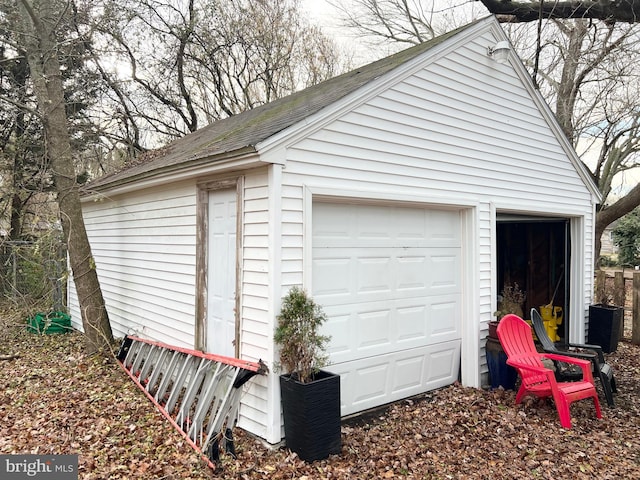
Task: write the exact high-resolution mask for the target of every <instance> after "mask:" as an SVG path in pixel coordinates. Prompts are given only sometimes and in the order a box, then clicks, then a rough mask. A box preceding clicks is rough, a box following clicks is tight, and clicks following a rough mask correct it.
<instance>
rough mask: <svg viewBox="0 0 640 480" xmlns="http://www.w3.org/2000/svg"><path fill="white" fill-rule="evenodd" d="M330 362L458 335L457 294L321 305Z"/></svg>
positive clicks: (323, 330)
mask: <svg viewBox="0 0 640 480" xmlns="http://www.w3.org/2000/svg"><path fill="white" fill-rule="evenodd" d="M324 310H325V313H326V314H327V317H328V321H327V323H326V324H325V325H323V327H322V333H323V334H325V335H329V336H331V342H330V345H329V354H330V356H331V361H332V362H333V363H340V362H347V361H352V360H355V359H358V358H362V357H373V356H375V355H384V354H387V353H390V352H393V351H394V350H398V349H407V348H416V347H419V346H422V345H424V344H427V343H438V342H446V341H450V340H455V339H459V338H460V336H461V333H460V329H461V327H460V321H459V319H460V303H459V301H458V296H457V295H449V296H444V297H438V298H417V299H416V298H411V299H399V300H395V301H380V302H371V303H366V304H356V303H353V304H348V305H339V306H330V307H324Z"/></svg>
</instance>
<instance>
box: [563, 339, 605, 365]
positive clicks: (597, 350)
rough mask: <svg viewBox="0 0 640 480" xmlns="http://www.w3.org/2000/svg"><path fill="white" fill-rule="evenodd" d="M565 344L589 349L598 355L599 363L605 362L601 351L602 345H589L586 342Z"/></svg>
mask: <svg viewBox="0 0 640 480" xmlns="http://www.w3.org/2000/svg"><path fill="white" fill-rule="evenodd" d="M567 346H569V347H571V348H581V349H584V350H591V351H592V352H593V353H595V354H597V355H598V361H599V362H600V363H605V361H604V353H603V352H602V347H601V346H600V345H590V344H586V343H568V344H567Z"/></svg>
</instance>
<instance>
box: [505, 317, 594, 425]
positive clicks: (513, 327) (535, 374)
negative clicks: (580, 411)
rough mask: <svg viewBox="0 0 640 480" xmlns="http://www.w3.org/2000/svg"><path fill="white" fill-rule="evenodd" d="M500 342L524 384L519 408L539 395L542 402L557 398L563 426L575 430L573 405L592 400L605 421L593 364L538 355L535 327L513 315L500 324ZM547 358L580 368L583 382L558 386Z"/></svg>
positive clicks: (519, 395)
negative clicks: (594, 381)
mask: <svg viewBox="0 0 640 480" xmlns="http://www.w3.org/2000/svg"><path fill="white" fill-rule="evenodd" d="M498 339H499V340H500V344H501V345H502V348H503V349H504V351H505V353H506V354H507V363H508V364H509V365H511V366H512V367H514V368H515V369H516V370H517V371H518V374H519V375H520V378H521V380H522V384H521V385H520V389H519V390H518V393H517V394H516V404H518V403H520V401H521V400H522V398H523V397H525V396H526V395H535V396H537V397H540V398H544V397H553V401H554V403H555V405H556V409H557V410H558V416H559V417H560V423H561V424H562V426H563V427H564V428H571V413H570V409H569V406H570V405H571V403H572V402H575V401H576V400H582V399H585V398H592V399H593V405H594V406H595V409H596V416H597V417H598V418H602V412H601V410H600V401H599V400H598V394H597V393H596V387H595V385H594V383H593V375H592V374H591V362H589V361H588V360H581V359H578V358H571V357H567V356H564V355H557V354H552V353H540V352H538V351H537V350H536V347H535V345H534V343H533V336H532V335H531V327H530V326H529V324H528V323H527V322H525V321H524V320H522V319H521V318H520V317H518V316H517V315H513V314H509V315H505V317H504V318H503V319H502V320H500V324H499V325H498ZM543 358H548V359H550V360H557V361H561V362H566V363H572V364H575V365H578V366H579V367H580V368H581V369H582V380H581V381H577V382H557V381H556V378H555V375H554V372H553V370H551V369H550V368H546V367H545V366H544V364H543V363H542V359H543Z"/></svg>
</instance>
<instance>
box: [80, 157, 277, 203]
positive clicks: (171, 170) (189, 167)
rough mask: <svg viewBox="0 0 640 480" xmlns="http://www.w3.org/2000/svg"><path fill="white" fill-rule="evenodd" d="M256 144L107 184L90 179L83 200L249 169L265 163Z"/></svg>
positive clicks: (82, 191) (128, 176)
mask: <svg viewBox="0 0 640 480" xmlns="http://www.w3.org/2000/svg"><path fill="white" fill-rule="evenodd" d="M267 163H269V162H265V161H264V159H262V158H260V156H259V155H258V153H257V152H256V150H255V148H254V147H253V146H249V147H245V148H242V149H239V150H235V151H233V152H225V153H222V154H217V155H210V156H204V157H199V158H194V159H192V160H190V161H189V162H187V163H177V164H175V165H169V166H166V167H162V168H159V169H153V170H148V171H143V172H140V173H139V174H135V175H127V176H126V177H124V178H122V179H118V178H116V179H114V180H112V181H108V182H106V183H104V184H98V185H94V184H93V183H89V184H88V185H87V186H85V187H83V188H82V189H81V195H82V197H83V200H91V199H94V198H96V197H103V196H104V195H105V194H106V193H109V195H116V194H121V193H126V192H128V191H133V190H139V189H141V188H149V187H153V186H157V185H162V184H164V183H167V181H171V182H176V181H181V180H187V179H189V178H196V177H199V176H202V175H206V174H210V173H222V172H228V171H234V170H246V169H248V168H255V167H259V166H262V165H265V164H267Z"/></svg>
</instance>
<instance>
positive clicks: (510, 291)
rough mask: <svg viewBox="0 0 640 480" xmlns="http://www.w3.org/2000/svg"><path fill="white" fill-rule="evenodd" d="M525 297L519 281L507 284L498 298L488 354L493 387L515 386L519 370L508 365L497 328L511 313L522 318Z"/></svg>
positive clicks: (509, 388) (505, 387) (490, 331)
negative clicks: (503, 318)
mask: <svg viewBox="0 0 640 480" xmlns="http://www.w3.org/2000/svg"><path fill="white" fill-rule="evenodd" d="M525 299H526V295H525V293H524V292H523V291H522V290H520V287H519V286H518V284H517V283H514V284H513V285H511V284H506V285H505V286H504V287H503V289H502V294H501V296H500V298H499V300H498V311H496V312H495V314H494V315H495V316H496V318H497V320H496V321H493V322H489V337H488V338H487V346H486V354H487V367H488V368H489V380H490V381H491V388H498V387H503V388H504V389H506V390H513V389H514V388H515V385H516V380H517V378H518V372H517V371H516V369H515V368H513V367H511V366H509V365H507V355H506V353H505V352H504V350H503V349H502V345H501V344H500V341H499V340H498V335H497V333H496V329H497V328H498V323H499V322H500V320H501V319H502V317H504V316H505V315H507V314H509V313H513V314H515V315H518V316H519V317H520V318H522V305H523V304H524V301H525Z"/></svg>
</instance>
